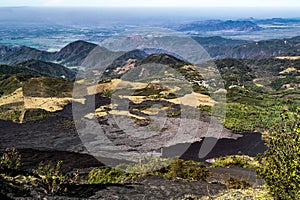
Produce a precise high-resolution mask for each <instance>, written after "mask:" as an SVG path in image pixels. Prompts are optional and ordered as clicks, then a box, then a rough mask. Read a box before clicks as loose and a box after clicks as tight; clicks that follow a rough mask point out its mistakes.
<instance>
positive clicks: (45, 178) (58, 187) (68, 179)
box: [33, 161, 79, 193]
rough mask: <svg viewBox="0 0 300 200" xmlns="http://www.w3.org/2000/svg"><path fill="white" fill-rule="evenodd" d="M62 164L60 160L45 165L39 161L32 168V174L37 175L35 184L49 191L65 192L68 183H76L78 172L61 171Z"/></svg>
mask: <svg viewBox="0 0 300 200" xmlns="http://www.w3.org/2000/svg"><path fill="white" fill-rule="evenodd" d="M62 164H63V162H62V161H57V163H56V164H55V165H52V163H51V162H49V163H48V164H47V165H45V164H44V163H43V162H41V163H40V164H39V166H38V168H37V169H35V170H33V174H34V175H35V176H37V177H38V179H37V180H36V182H37V184H38V185H39V186H41V187H43V188H44V189H45V190H46V191H47V192H50V193H60V192H66V191H67V186H68V185H71V184H76V183H77V179H78V174H79V173H78V171H77V172H75V173H69V174H66V173H63V172H62Z"/></svg>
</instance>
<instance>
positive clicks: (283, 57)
mask: <svg viewBox="0 0 300 200" xmlns="http://www.w3.org/2000/svg"><path fill="white" fill-rule="evenodd" d="M276 58H277V59H281V60H298V59H300V56H278V57H276Z"/></svg>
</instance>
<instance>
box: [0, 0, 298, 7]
mask: <svg viewBox="0 0 300 200" xmlns="http://www.w3.org/2000/svg"><path fill="white" fill-rule="evenodd" d="M0 6H2V7H3V6H76V7H82V6H89V7H95V6H99V7H107V6H112V7H114V6H121V7H123V6H128V7H130V6H138V7H156V6H158V7H170V6H172V7H182V6H184V7H300V1H299V0H1V1H0Z"/></svg>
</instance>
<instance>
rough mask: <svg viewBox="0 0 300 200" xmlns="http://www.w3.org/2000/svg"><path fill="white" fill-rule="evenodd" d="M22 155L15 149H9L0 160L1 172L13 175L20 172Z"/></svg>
mask: <svg viewBox="0 0 300 200" xmlns="http://www.w3.org/2000/svg"><path fill="white" fill-rule="evenodd" d="M20 169H21V155H20V153H19V152H18V150H17V149H15V148H7V149H5V152H4V153H3V155H2V157H1V160H0V172H4V173H5V174H11V173H15V172H18V171H20Z"/></svg>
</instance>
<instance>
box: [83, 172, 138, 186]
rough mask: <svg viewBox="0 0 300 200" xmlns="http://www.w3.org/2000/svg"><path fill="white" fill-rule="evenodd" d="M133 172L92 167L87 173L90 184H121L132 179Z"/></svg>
mask: <svg viewBox="0 0 300 200" xmlns="http://www.w3.org/2000/svg"><path fill="white" fill-rule="evenodd" d="M133 177H134V175H133V174H131V173H128V172H125V171H121V170H117V169H111V168H94V169H93V170H92V171H90V173H89V175H88V183H90V184H112V183H114V184H122V183H124V182H125V181H126V180H129V179H132V178H133Z"/></svg>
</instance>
